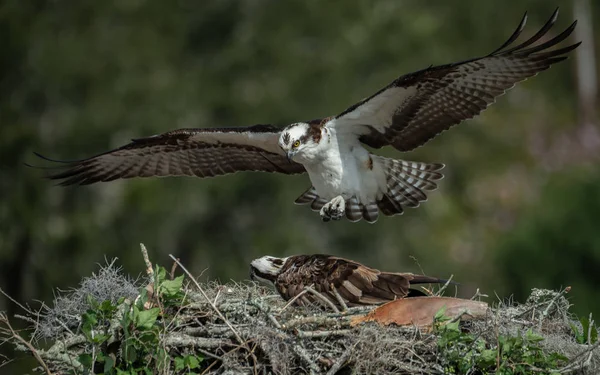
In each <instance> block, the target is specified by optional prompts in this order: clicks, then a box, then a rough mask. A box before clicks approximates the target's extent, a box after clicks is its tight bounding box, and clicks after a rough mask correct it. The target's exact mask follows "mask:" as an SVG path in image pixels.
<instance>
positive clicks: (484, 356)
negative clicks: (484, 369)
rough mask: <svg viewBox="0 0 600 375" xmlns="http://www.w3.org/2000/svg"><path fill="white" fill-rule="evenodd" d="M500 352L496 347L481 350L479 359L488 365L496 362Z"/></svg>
mask: <svg viewBox="0 0 600 375" xmlns="http://www.w3.org/2000/svg"><path fill="white" fill-rule="evenodd" d="M497 355H498V352H497V351H496V350H494V349H485V350H484V351H482V352H481V355H480V357H479V359H480V360H481V361H482V362H483V363H484V364H485V365H487V366H489V365H491V364H493V363H495V362H496V358H497Z"/></svg>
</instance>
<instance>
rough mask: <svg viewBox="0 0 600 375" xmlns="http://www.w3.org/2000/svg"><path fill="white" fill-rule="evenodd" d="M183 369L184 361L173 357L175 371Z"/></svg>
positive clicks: (181, 358)
mask: <svg viewBox="0 0 600 375" xmlns="http://www.w3.org/2000/svg"><path fill="white" fill-rule="evenodd" d="M184 368H185V359H184V358H183V357H175V371H181V370H183V369H184Z"/></svg>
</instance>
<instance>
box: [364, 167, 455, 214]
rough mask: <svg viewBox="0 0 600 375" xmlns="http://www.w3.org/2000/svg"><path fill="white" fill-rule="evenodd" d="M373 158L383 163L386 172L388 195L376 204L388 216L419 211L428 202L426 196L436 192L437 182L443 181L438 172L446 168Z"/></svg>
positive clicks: (441, 175)
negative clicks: (408, 208)
mask: <svg viewBox="0 0 600 375" xmlns="http://www.w3.org/2000/svg"><path fill="white" fill-rule="evenodd" d="M371 157H372V158H374V159H376V161H377V162H379V163H381V165H382V167H383V170H384V171H385V176H386V183H387V191H386V192H385V193H384V194H383V197H382V198H381V199H380V200H379V201H377V206H378V207H379V209H380V210H381V212H382V213H383V214H384V215H386V216H393V215H399V214H402V213H403V212H404V209H403V207H418V206H419V204H420V203H421V202H424V201H426V200H427V195H426V194H425V192H426V191H431V190H435V189H436V188H437V183H436V181H438V180H441V179H442V178H443V177H444V175H443V174H442V173H440V172H439V171H440V170H441V169H442V168H444V164H439V163H420V162H414V161H404V160H397V159H390V158H384V157H381V156H376V155H371Z"/></svg>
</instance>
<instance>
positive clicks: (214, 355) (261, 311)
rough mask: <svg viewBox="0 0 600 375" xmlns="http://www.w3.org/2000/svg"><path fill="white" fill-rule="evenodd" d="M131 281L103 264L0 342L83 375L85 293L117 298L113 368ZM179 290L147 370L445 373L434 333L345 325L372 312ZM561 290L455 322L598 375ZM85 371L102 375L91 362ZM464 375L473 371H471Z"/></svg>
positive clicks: (191, 286)
mask: <svg viewBox="0 0 600 375" xmlns="http://www.w3.org/2000/svg"><path fill="white" fill-rule="evenodd" d="M188 280H189V279H188ZM139 284H140V283H137V285H136V283H135V282H134V281H132V280H131V279H129V278H128V277H125V276H124V275H122V274H121V271H120V270H119V269H118V268H117V267H115V266H114V262H113V263H110V264H108V265H107V266H105V267H103V268H102V269H101V271H100V272H98V273H97V274H95V275H93V276H92V277H88V278H86V279H84V280H83V282H82V283H81V285H80V287H79V288H76V289H73V290H71V291H67V292H62V293H60V294H59V296H58V297H57V298H56V299H55V301H54V305H53V306H52V307H45V308H44V309H42V310H40V311H38V312H33V311H31V310H30V309H29V314H28V315H27V316H18V317H20V318H21V319H26V320H27V321H29V322H30V323H32V325H33V328H32V330H33V334H32V335H31V339H30V340H25V339H23V338H22V337H21V336H20V334H19V333H18V332H15V331H14V330H13V329H12V327H11V326H10V322H9V321H8V319H7V317H6V316H5V315H4V314H2V315H1V316H0V323H4V326H5V327H6V328H2V329H1V330H0V336H4V337H0V339H2V338H3V339H4V341H5V342H9V343H12V344H13V345H14V346H15V347H16V348H17V349H21V350H23V351H26V352H29V353H30V354H33V355H34V356H35V357H36V359H37V360H38V362H40V367H39V368H38V370H40V371H42V372H45V373H48V374H50V373H52V374H54V373H84V372H85V365H84V363H82V362H81V358H82V357H81V356H82V355H84V354H88V355H94V356H97V354H98V351H99V350H100V349H101V348H100V347H94V345H93V344H91V343H90V339H89V337H87V338H86V335H85V334H84V330H83V327H82V326H83V323H82V318H81V317H82V314H84V313H85V312H86V310H88V309H90V308H91V306H90V305H89V303H88V302H89V301H90V299H89V298H88V297H87V296H88V295H91V296H93V297H94V299H96V300H97V301H103V300H104V299H106V300H109V301H111V302H112V303H113V304H117V303H118V302H119V300H120V301H121V303H120V305H118V308H117V310H116V312H115V316H114V317H113V319H111V320H110V322H107V323H106V325H105V327H104V331H103V333H104V334H106V335H107V336H108V337H109V338H108V340H107V341H106V342H104V343H103V344H102V347H103V348H104V349H102V350H104V351H105V352H106V353H108V354H107V356H111V358H112V359H113V361H114V362H115V363H119V361H122V360H123V355H124V353H123V351H124V345H123V343H124V342H125V340H126V335H124V331H123V326H122V318H123V316H124V315H125V314H130V313H131V310H132V306H133V305H134V304H135V299H136V296H137V295H138V294H139V291H140V287H141V285H139ZM199 288H200V289H199ZM142 290H143V287H142ZM182 292H183V294H184V295H185V298H184V302H183V303H181V304H180V305H179V306H178V307H175V308H174V307H167V306H166V305H161V304H160V302H159V303H158V304H157V305H155V306H158V307H159V309H160V310H161V311H160V314H159V316H158V318H157V320H156V322H155V326H157V327H159V328H158V329H157V332H158V335H157V337H158V341H157V343H156V345H157V346H158V347H160V348H161V349H163V350H164V353H166V354H167V356H168V357H169V358H170V360H169V359H168V358H167V360H166V361H163V362H161V364H157V365H156V367H154V368H153V371H152V372H153V373H188V371H189V370H190V368H185V369H183V370H182V369H181V366H180V367H179V370H177V367H176V365H175V361H174V358H176V357H179V358H184V357H185V356H189V355H193V356H195V357H196V358H200V359H201V361H200V363H199V365H198V366H197V367H196V368H195V369H194V371H195V372H192V373H198V374H199V373H219V374H251V373H255V374H256V373H260V374H267V373H274V374H306V373H311V374H344V373H353V374H390V373H398V374H442V373H445V372H446V370H447V367H446V366H447V363H446V362H445V361H446V359H445V358H446V356H445V355H444V353H443V352H442V351H441V349H440V332H439V330H438V331H436V330H429V331H423V330H422V329H418V328H416V327H398V326H395V325H390V326H380V325H378V324H376V323H367V324H362V325H359V326H356V327H352V326H351V325H350V320H351V318H352V317H353V316H356V315H358V314H364V313H366V312H368V311H370V310H371V309H372V308H373V307H369V308H352V309H349V310H347V311H343V312H331V311H325V310H324V309H323V308H322V307H316V306H313V307H310V306H309V307H296V306H293V305H289V304H287V303H286V302H285V301H283V300H282V299H281V298H280V297H279V295H276V294H274V292H273V291H271V290H267V289H265V288H263V287H261V286H258V285H256V284H253V283H230V284H226V285H221V284H218V283H214V282H213V283H207V284H202V285H198V284H197V283H195V281H193V282H186V283H184V286H183V290H182ZM564 294H565V291H560V292H554V291H548V290H538V289H534V290H533V291H532V293H531V296H530V297H529V299H528V300H527V301H526V303H524V304H511V303H501V304H499V305H498V306H496V307H494V308H492V309H490V313H489V314H488V315H487V316H486V317H485V319H480V320H473V321H466V322H461V323H460V329H461V330H462V332H468V333H470V334H472V335H473V336H474V337H477V338H478V339H480V338H481V339H483V340H484V341H485V345H486V347H488V348H497V347H498V337H499V336H500V335H510V336H517V335H523V336H524V335H525V333H526V331H527V330H532V331H533V332H534V333H535V334H537V335H540V336H542V337H543V341H540V343H539V344H540V347H541V348H542V350H543V351H544V352H547V353H554V352H555V353H559V354H561V355H563V356H565V357H566V358H568V361H564V362H563V363H562V364H561V367H560V368H557V369H555V370H553V371H555V372H557V373H572V374H594V373H598V372H600V349H599V348H598V343H592V341H591V340H589V342H586V343H578V342H577V341H576V339H575V335H574V328H573V326H574V327H575V328H577V329H580V330H582V328H583V327H582V325H581V324H580V323H579V322H578V321H576V320H573V319H572V316H571V315H570V314H569V312H568V310H569V306H570V305H569V302H568V300H567V299H566V298H565V296H564ZM19 338H21V339H19ZM44 344H45V345H44ZM48 344H49V346H48ZM42 347H45V348H47V349H42ZM157 363H159V362H157ZM534 370H535V369H532V372H536V371H534ZM94 371H95V372H96V373H101V372H103V371H102V368H97V366H96V368H94ZM473 371H474V372H472V373H478V372H477V371H475V367H473ZM540 372H542V373H545V371H540Z"/></svg>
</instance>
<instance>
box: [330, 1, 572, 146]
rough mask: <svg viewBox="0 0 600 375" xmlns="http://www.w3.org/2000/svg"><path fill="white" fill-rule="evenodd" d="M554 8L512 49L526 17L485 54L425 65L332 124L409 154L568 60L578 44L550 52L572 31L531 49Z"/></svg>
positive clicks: (546, 27) (367, 141)
mask: <svg viewBox="0 0 600 375" xmlns="http://www.w3.org/2000/svg"><path fill="white" fill-rule="evenodd" d="M557 16H558V9H556V11H555V12H554V13H553V14H552V17H551V18H550V19H549V20H548V22H546V24H545V25H544V26H543V27H542V28H541V29H540V30H539V31H538V32H537V33H536V34H535V35H534V36H533V37H531V38H530V39H528V40H526V41H525V42H523V43H521V44H519V45H516V46H512V44H513V42H514V41H515V40H516V39H517V38H518V36H519V35H520V33H521V31H522V30H523V28H524V27H525V23H526V21H527V14H525V16H524V17H523V19H522V20H521V23H520V24H519V26H518V27H517V29H516V30H515V32H514V33H513V34H512V35H511V37H510V38H509V39H508V40H507V41H506V42H505V43H504V44H503V45H502V46H500V48H498V49H496V50H495V51H494V52H492V53H490V54H489V55H487V56H484V57H479V58H475V59H470V60H466V61H462V62H458V63H453V64H448V65H441V66H435V67H429V68H427V69H424V70H421V71H418V72H415V73H411V74H407V75H404V76H401V77H399V78H398V79H396V80H395V81H394V82H392V83H391V84H389V85H388V86H386V87H385V88H383V89H382V90H380V91H379V92H377V93H376V94H374V95H372V96H371V97H369V98H366V99H364V100H362V101H360V102H359V103H357V104H355V105H353V106H352V107H350V108H348V109H347V110H346V111H344V112H343V113H341V114H340V115H338V116H337V117H336V118H335V119H334V120H333V121H332V122H330V125H331V126H335V127H337V128H338V129H340V130H342V129H345V130H346V131H350V132H353V133H355V134H357V135H360V140H361V141H362V142H364V143H365V144H367V145H369V146H371V147H376V148H379V147H382V146H386V145H392V146H394V147H395V148H396V149H398V150H400V151H409V150H412V149H414V148H416V147H419V146H421V145H423V144H425V143H426V142H427V141H428V140H430V139H431V138H433V137H435V136H436V135H437V134H439V133H441V132H443V131H444V130H447V129H449V128H450V127H451V126H453V125H456V124H458V123H460V122H461V121H463V120H466V119H470V118H472V117H474V116H476V115H478V114H479V113H480V112H481V111H483V110H484V109H485V108H486V107H487V106H489V105H490V104H492V103H493V102H494V101H495V99H496V97H497V96H499V95H502V94H503V93H504V92H505V91H506V90H508V89H510V88H512V87H513V86H514V85H515V84H516V83H517V82H520V81H523V80H525V79H527V78H529V77H532V76H535V75H536V74H537V73H539V72H541V71H543V70H546V69H548V68H549V67H550V66H551V65H552V64H554V63H557V62H559V61H562V60H564V59H566V58H567V57H566V56H565V55H566V54H567V53H568V52H570V51H572V50H573V49H575V48H576V47H577V46H579V44H580V43H576V44H573V45H570V46H567V47H564V48H560V49H555V50H552V51H548V48H551V47H553V46H555V45H556V44H558V43H560V42H561V41H563V40H564V39H566V38H567V37H568V36H569V35H570V34H571V32H572V31H573V30H574V29H575V25H576V24H577V21H575V22H573V23H572V24H571V26H569V27H568V28H567V29H566V30H565V31H563V32H562V33H560V34H559V35H557V36H555V37H553V38H551V39H549V40H547V41H545V42H543V43H539V44H537V45H535V46H532V45H533V44H534V43H535V42H537V41H538V40H540V39H541V38H542V37H543V36H544V35H546V33H547V32H548V30H550V28H551V27H552V25H554V22H555V21H556V18H557Z"/></svg>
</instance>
